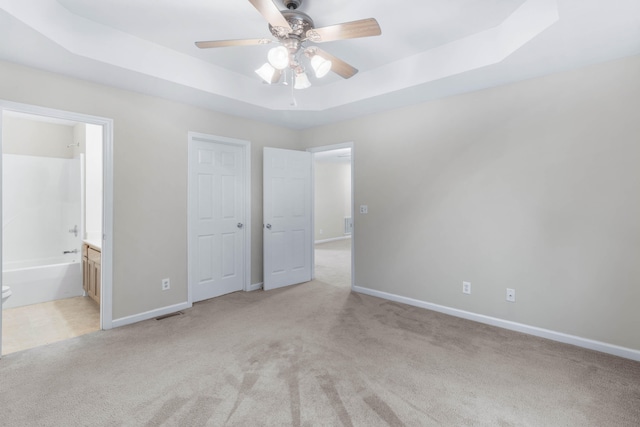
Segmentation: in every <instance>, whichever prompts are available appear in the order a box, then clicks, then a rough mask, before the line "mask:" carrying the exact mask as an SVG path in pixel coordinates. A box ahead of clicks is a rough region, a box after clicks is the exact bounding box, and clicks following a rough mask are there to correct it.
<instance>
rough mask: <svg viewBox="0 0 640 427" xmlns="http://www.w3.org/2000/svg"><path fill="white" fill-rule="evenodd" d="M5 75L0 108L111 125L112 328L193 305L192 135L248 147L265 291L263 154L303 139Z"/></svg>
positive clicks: (129, 97) (54, 80) (85, 85)
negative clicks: (20, 106) (72, 115)
mask: <svg viewBox="0 0 640 427" xmlns="http://www.w3.org/2000/svg"><path fill="white" fill-rule="evenodd" d="M0 75H2V79H0V99H4V100H8V101H14V102H20V103H25V104H33V105H39V106H44V107H48V108H56V109H61V110H66V111H73V112H78V113H83V114H90V115H95V116H101V117H108V118H112V119H113V120H114V162H113V163H114V207H113V208H114V224H113V227H114V230H113V232H114V236H113V244H114V247H113V318H114V319H118V318H122V317H125V316H130V315H135V314H139V313H143V312H146V311H149V310H154V309H157V308H162V307H166V306H169V305H172V304H178V303H181V302H184V301H186V299H187V133H188V132H189V131H194V132H202V133H207V134H213V135H220V136H227V137H232V138H238V139H245V140H248V141H251V149H252V152H251V156H252V157H251V160H252V170H251V172H252V228H253V239H252V244H251V255H252V268H251V270H252V271H251V282H252V283H259V282H261V281H262V147H263V146H270V147H280V148H293V147H295V146H296V143H298V133H297V132H295V131H291V130H287V129H284V128H281V127H277V126H271V125H267V124H262V123H257V122H253V121H250V120H245V119H241V118H237V117H232V116H228V115H225V114H220V113H215V112H211V111H207V110H203V109H199V108H195V107H191V106H188V105H184V104H179V103H174V102H170V101H166V100H163V99H159V98H153V97H149V96H145V95H141V94H137V93H133V92H128V91H123V90H118V89H115V88H111V87H106V86H101V85H97V84H93V83H89V82H86V81H81V80H76V79H72V78H67V77H62V76H59V75H56V74H52V73H48V72H43V71H39V70H35V69H31V68H26V67H22V66H18V65H14V64H11V63H7V62H0ZM164 277H170V278H171V290H169V291H162V290H161V286H160V284H161V280H162V278H164Z"/></svg>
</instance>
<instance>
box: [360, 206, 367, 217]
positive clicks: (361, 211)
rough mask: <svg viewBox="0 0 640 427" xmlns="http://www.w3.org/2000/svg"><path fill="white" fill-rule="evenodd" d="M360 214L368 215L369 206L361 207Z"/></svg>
mask: <svg viewBox="0 0 640 427" xmlns="http://www.w3.org/2000/svg"><path fill="white" fill-rule="evenodd" d="M360 213H361V214H363V215H364V214H368V213H369V206H367V205H360Z"/></svg>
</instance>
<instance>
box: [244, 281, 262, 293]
mask: <svg viewBox="0 0 640 427" xmlns="http://www.w3.org/2000/svg"><path fill="white" fill-rule="evenodd" d="M261 289H264V283H263V282H260V283H254V284H253V285H251V286H249V289H247V291H246V292H253V291H259V290H261Z"/></svg>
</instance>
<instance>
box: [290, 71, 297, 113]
mask: <svg viewBox="0 0 640 427" xmlns="http://www.w3.org/2000/svg"><path fill="white" fill-rule="evenodd" d="M295 85H296V73H295V72H293V71H292V72H291V85H290V86H291V104H290V105H291V106H292V107H297V106H298V102H297V101H296V89H295Z"/></svg>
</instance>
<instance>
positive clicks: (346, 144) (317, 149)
mask: <svg viewBox="0 0 640 427" xmlns="http://www.w3.org/2000/svg"><path fill="white" fill-rule="evenodd" d="M341 148H350V149H351V220H352V221H353V231H352V232H351V289H352V290H353V289H354V287H355V286H356V268H355V259H356V243H355V242H356V223H357V221H356V218H355V216H354V215H355V212H356V211H355V200H356V187H355V176H356V174H355V144H354V143H353V142H343V143H340V144H332V145H322V146H319V147H311V148H307V151H309V152H311V153H312V154H315V153H319V152H322V151H333V150H338V149H341ZM315 167H316V162H315V156H314V159H313V161H312V162H311V204H312V209H311V230H312V231H313V239H311V278H312V279H315V278H316V257H315V240H316V239H315V237H316V236H315V230H316V227H315V225H316V223H315V221H316V219H315V214H316V197H315V195H316V194H315V193H316V173H315V172H316V170H315Z"/></svg>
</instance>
